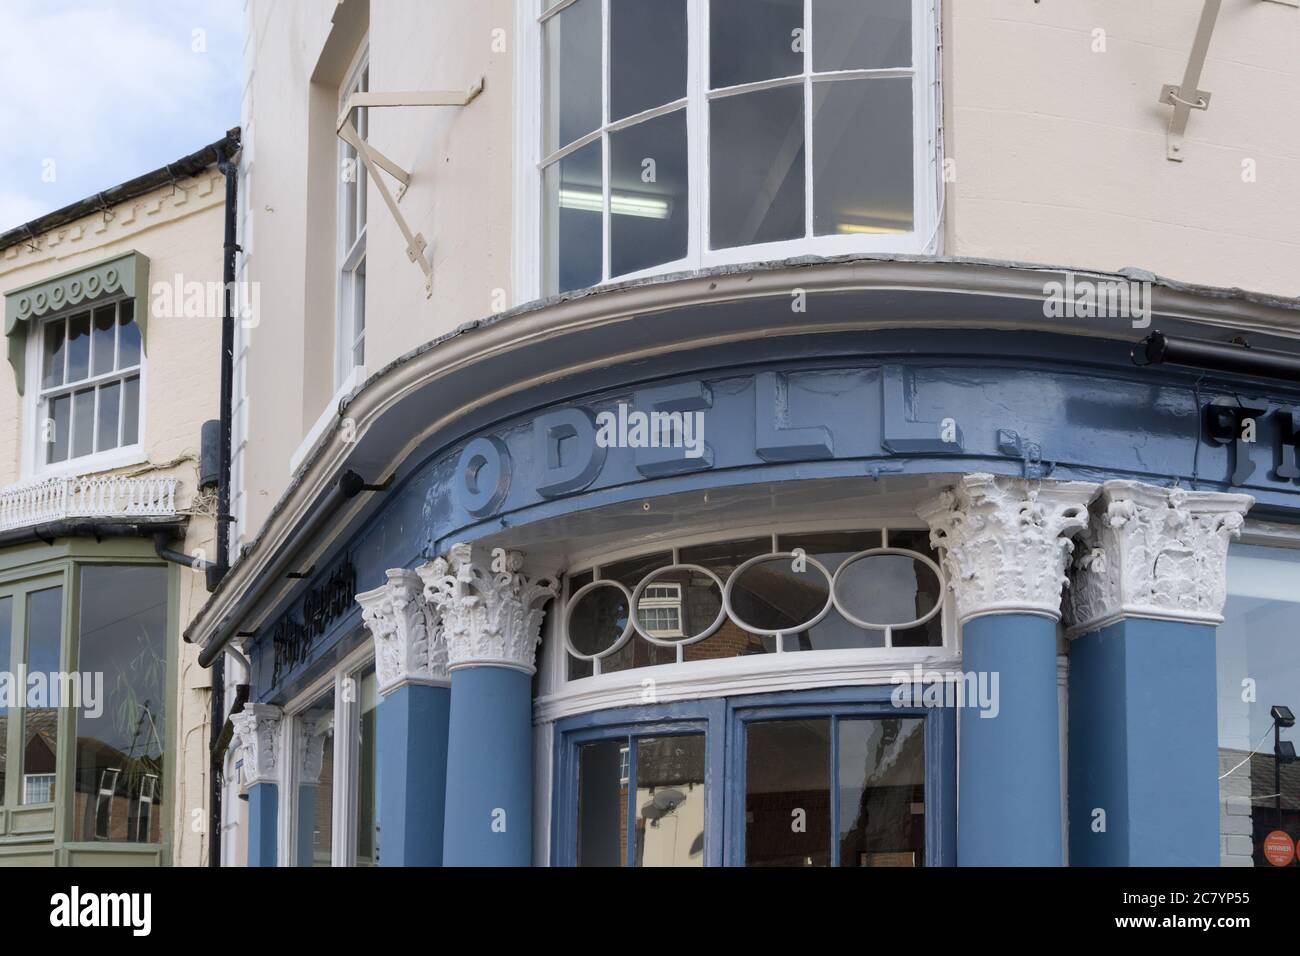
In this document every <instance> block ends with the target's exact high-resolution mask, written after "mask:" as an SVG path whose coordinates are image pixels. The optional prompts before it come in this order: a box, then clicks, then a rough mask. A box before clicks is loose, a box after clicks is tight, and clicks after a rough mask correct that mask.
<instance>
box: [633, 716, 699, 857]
mask: <svg viewBox="0 0 1300 956" xmlns="http://www.w3.org/2000/svg"><path fill="white" fill-rule="evenodd" d="M635 806H636V821H635V827H636V859H635V861H634V862H635V865H636V866H703V865H704V735H703V734H688V735H682V736H676V737H640V738H637V740H636V804H635Z"/></svg>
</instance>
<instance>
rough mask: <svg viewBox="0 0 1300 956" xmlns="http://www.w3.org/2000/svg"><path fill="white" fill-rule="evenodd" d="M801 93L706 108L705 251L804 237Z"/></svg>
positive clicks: (737, 99)
mask: <svg viewBox="0 0 1300 956" xmlns="http://www.w3.org/2000/svg"><path fill="white" fill-rule="evenodd" d="M803 99H804V98H803V87H801V86H798V85H794V86H784V87H779V88H777V89H772V90H759V91H757V92H754V93H742V94H739V95H736V96H727V97H723V98H722V99H717V100H713V101H712V102H711V103H710V104H709V143H710V149H709V189H710V193H709V244H710V247H711V248H714V249H723V248H727V247H731V246H747V245H750V244H752V243H756V242H776V241H779V240H782V239H797V238H799V237H800V236H802V235H803V234H804V158H803V152H804V137H803V132H804V128H803V110H804V102H803Z"/></svg>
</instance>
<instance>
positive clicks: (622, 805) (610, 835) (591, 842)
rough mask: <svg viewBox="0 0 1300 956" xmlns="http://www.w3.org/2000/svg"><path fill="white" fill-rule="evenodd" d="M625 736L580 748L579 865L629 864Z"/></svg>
mask: <svg viewBox="0 0 1300 956" xmlns="http://www.w3.org/2000/svg"><path fill="white" fill-rule="evenodd" d="M627 748H628V742H627V740H626V738H622V739H618V740H601V741H599V742H597V743H591V744H583V745H582V746H581V747H579V748H578V856H577V859H578V866H625V865H626V864H627V785H628V779H627Z"/></svg>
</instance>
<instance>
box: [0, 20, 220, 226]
mask: <svg viewBox="0 0 1300 956" xmlns="http://www.w3.org/2000/svg"><path fill="white" fill-rule="evenodd" d="M242 9H243V0H0V89H3V90H5V95H4V96H3V97H0V232H4V231H5V230H7V229H11V228H13V227H14V226H17V225H21V224H22V223H25V222H28V221H30V220H32V219H35V218H36V217H38V216H41V215H44V214H45V213H47V212H51V211H53V210H55V209H58V208H59V207H61V206H66V205H68V204H69V203H71V202H75V201H77V200H78V199H84V198H85V197H87V196H90V195H93V194H94V193H97V192H99V191H101V190H104V189H107V188H108V187H110V186H116V185H117V184H118V183H122V182H125V181H126V180H128V179H133V178H135V177H136V176H139V175H141V174H142V173H147V172H149V171H150V170H154V169H157V168H159V167H160V166H164V165H166V164H167V163H170V162H172V161H174V160H177V159H179V158H180V157H182V156H185V155H187V154H189V153H192V152H194V151H196V150H198V149H200V148H201V147H203V146H206V145H208V144H209V143H214V142H216V141H217V140H219V139H221V137H222V136H224V135H225V132H226V130H227V129H229V128H231V127H232V126H237V125H239V89H240V56H241V52H240V51H241V47H240V43H241V41H240V27H241V20H242Z"/></svg>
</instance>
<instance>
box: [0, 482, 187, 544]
mask: <svg viewBox="0 0 1300 956" xmlns="http://www.w3.org/2000/svg"><path fill="white" fill-rule="evenodd" d="M175 514H176V479H175V478H174V477H171V476H169V475H152V476H148V477H144V478H125V477H122V476H120V475H99V476H96V477H89V478H87V477H78V476H75V475H74V476H66V477H57V478H47V479H45V480H44V481H38V482H32V483H29V484H23V485H13V486H12V487H9V488H6V489H4V490H3V491H0V531H8V530H10V529H11V528H23V527H29V526H31V525H36V524H44V523H45V522H47V521H61V520H63V519H64V518H128V517H130V518H135V517H169V516H172V515H175Z"/></svg>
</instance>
